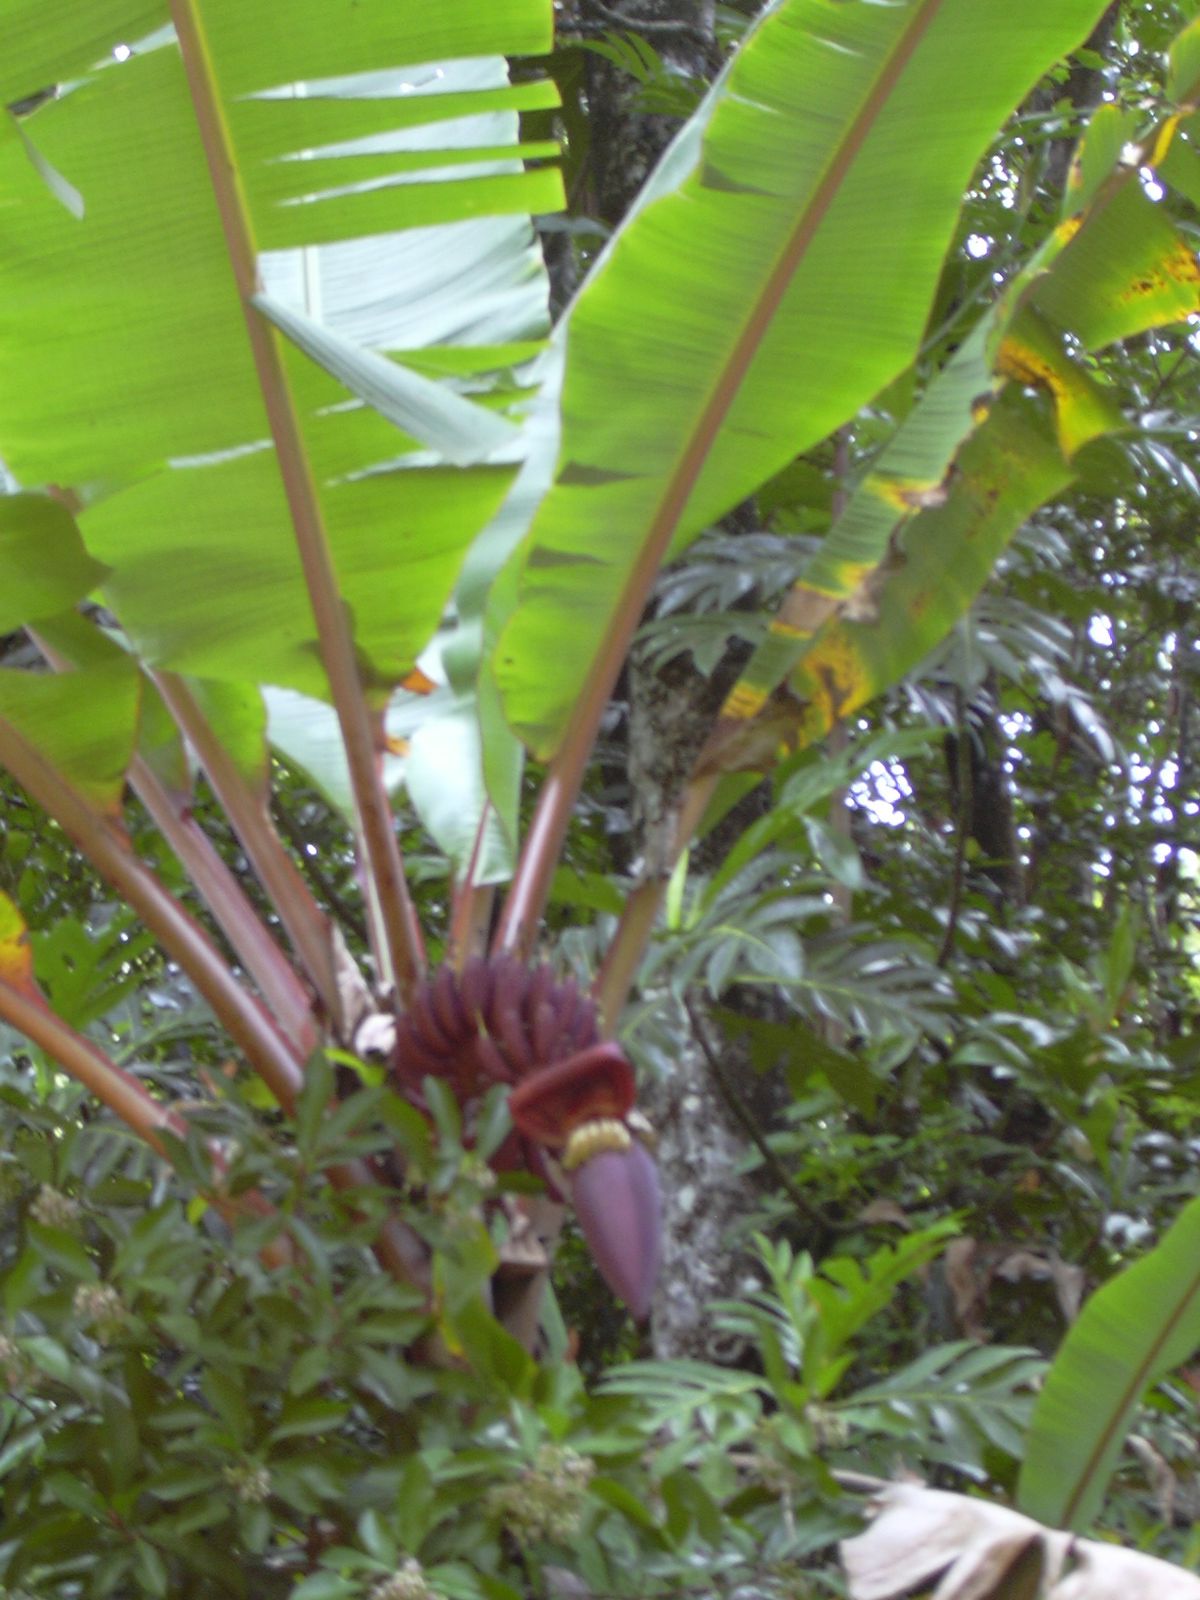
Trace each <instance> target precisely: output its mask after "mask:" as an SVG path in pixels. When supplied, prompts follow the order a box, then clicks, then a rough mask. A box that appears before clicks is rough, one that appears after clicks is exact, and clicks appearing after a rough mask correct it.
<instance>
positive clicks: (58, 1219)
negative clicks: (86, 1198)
mask: <svg viewBox="0 0 1200 1600" xmlns="http://www.w3.org/2000/svg"><path fill="white" fill-rule="evenodd" d="M29 1215H30V1216H31V1217H32V1218H33V1220H34V1221H35V1222H40V1223H41V1225H42V1227H43V1228H58V1229H60V1230H62V1231H63V1232H66V1231H67V1230H68V1229H70V1228H73V1227H74V1226H75V1224H76V1223H77V1222H78V1221H79V1215H80V1207H79V1201H78V1200H72V1199H71V1196H70V1195H69V1194H64V1193H63V1192H62V1190H61V1189H56V1188H55V1187H54V1185H53V1184H50V1183H44V1184H42V1186H41V1188H40V1189H39V1190H38V1192H37V1194H36V1196H35V1197H34V1200H33V1202H32V1204H31V1205H30V1207H29Z"/></svg>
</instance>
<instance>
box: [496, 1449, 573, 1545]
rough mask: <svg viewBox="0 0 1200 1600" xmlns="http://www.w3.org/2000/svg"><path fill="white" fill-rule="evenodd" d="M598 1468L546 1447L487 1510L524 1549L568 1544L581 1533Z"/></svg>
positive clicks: (565, 1451)
mask: <svg viewBox="0 0 1200 1600" xmlns="http://www.w3.org/2000/svg"><path fill="white" fill-rule="evenodd" d="M595 1470H596V1466H595V1463H594V1462H593V1461H591V1460H590V1459H589V1458H588V1457H587V1456H581V1455H580V1454H579V1453H578V1451H576V1450H570V1449H568V1448H567V1447H566V1446H565V1445H558V1444H544V1445H542V1446H541V1447H540V1448H539V1450H538V1453H537V1455H536V1457H535V1458H534V1464H533V1466H532V1467H529V1468H527V1469H526V1470H525V1471H524V1472H523V1473H522V1474H521V1476H520V1477H519V1478H517V1479H516V1480H514V1481H513V1482H512V1483H501V1484H497V1485H496V1486H495V1487H494V1488H492V1489H489V1490H488V1494H487V1508H488V1510H489V1511H490V1512H491V1513H492V1515H493V1516H497V1517H499V1518H500V1520H501V1521H502V1522H503V1523H504V1525H505V1527H506V1528H507V1529H508V1531H509V1532H510V1533H511V1534H512V1535H513V1537H514V1538H515V1539H516V1540H517V1542H518V1543H519V1544H523V1545H528V1544H536V1543H537V1542H538V1540H540V1539H548V1540H549V1541H550V1542H551V1543H553V1544H567V1543H569V1542H570V1540H572V1539H573V1538H574V1537H575V1535H576V1534H577V1533H578V1532H579V1525H580V1522H581V1521H582V1519H583V1507H584V1499H585V1496H586V1493H587V1486H588V1484H589V1482H590V1481H591V1478H592V1474H593V1473H594V1472H595Z"/></svg>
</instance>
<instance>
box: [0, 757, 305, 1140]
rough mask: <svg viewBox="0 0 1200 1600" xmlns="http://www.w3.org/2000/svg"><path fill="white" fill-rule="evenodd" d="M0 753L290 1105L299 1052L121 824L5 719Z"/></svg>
mask: <svg viewBox="0 0 1200 1600" xmlns="http://www.w3.org/2000/svg"><path fill="white" fill-rule="evenodd" d="M0 751H2V753H3V757H4V764H5V766H6V767H7V768H8V770H9V771H10V772H11V773H12V775H13V777H14V778H15V779H16V780H17V782H18V783H19V784H21V785H22V787H23V788H25V789H26V790H27V791H28V792H29V794H31V795H32V796H33V798H34V799H35V800H36V801H37V803H38V804H39V805H40V806H41V807H42V809H43V810H44V811H47V812H49V814H50V815H51V816H52V817H54V819H55V820H56V821H57V822H58V823H60V824H61V826H62V827H63V828H64V829H65V830H66V832H67V833H68V834H69V835H70V837H71V838H72V840H73V841H74V842H75V844H76V845H77V846H78V848H79V849H80V850H81V851H82V852H83V854H84V855H85V856H86V857H87V858H88V860H89V861H91V863H92V864H93V866H95V867H96V869H97V871H98V872H100V873H101V874H102V876H104V877H105V878H107V879H108V881H109V882H110V883H111V884H112V885H113V887H114V888H115V889H117V890H118V892H119V893H120V894H121V896H122V898H123V899H124V900H125V901H126V902H127V904H128V905H130V906H131V907H132V908H133V910H134V911H136V912H137V914H138V916H140V917H141V919H142V921H143V922H144V923H145V924H146V926H147V927H148V928H149V929H150V931H151V932H152V933H153V934H154V935H155V937H156V938H157V939H158V941H159V943H160V944H161V945H162V946H163V949H164V950H166V952H167V953H168V955H170V956H172V957H173V958H174V959H175V960H176V961H178V962H179V964H180V966H181V967H182V968H183V969H184V971H185V972H186V973H187V974H188V976H189V977H190V978H191V980H192V982H193V983H194V984H195V985H196V987H197V989H198V990H199V991H200V993H201V994H202V995H203V996H204V998H205V1000H207V1001H208V1003H209V1005H210V1006H211V1007H212V1009H213V1011H214V1012H215V1014H216V1016H217V1019H218V1020H219V1021H220V1023H221V1025H222V1026H223V1027H224V1028H225V1029H226V1031H227V1032H228V1033H229V1035H230V1037H231V1038H232V1039H233V1040H234V1042H235V1043H236V1044H237V1045H238V1047H239V1049H240V1050H241V1051H242V1052H243V1054H244V1055H245V1057H246V1059H247V1060H248V1061H249V1062H250V1064H251V1065H252V1066H253V1067H254V1069H255V1071H256V1072H257V1073H258V1074H259V1076H260V1077H261V1078H262V1079H263V1082H264V1083H266V1085H267V1087H268V1088H269V1089H270V1090H271V1093H272V1094H273V1095H274V1096H275V1098H276V1099H277V1100H278V1101H279V1103H280V1105H282V1106H284V1107H285V1108H290V1107H291V1105H292V1103H293V1101H294V1099H295V1096H296V1094H297V1093H298V1091H299V1088H300V1084H301V1081H302V1076H303V1074H302V1071H301V1063H300V1059H299V1057H298V1056H297V1054H296V1053H295V1051H294V1050H293V1048H292V1047H291V1045H289V1044H288V1043H287V1041H286V1040H285V1039H284V1037H283V1035H282V1034H281V1033H280V1032H279V1031H278V1029H277V1028H276V1026H275V1024H274V1022H273V1021H272V1020H271V1018H270V1017H269V1016H268V1014H267V1012H266V1011H265V1009H264V1008H263V1007H262V1006H261V1005H260V1003H259V1002H258V1001H257V1000H256V999H255V998H254V996H253V995H250V994H248V993H247V992H246V991H245V990H244V989H243V988H242V986H241V985H240V984H239V983H238V981H237V979H236V978H235V977H234V976H233V974H232V973H231V972H230V970H229V968H228V966H227V965H226V963H225V961H224V959H223V957H222V955H221V953H220V951H219V950H218V949H217V947H216V945H215V944H214V943H213V941H212V940H211V939H210V938H209V936H208V934H207V933H206V932H205V931H204V929H203V928H202V927H201V926H200V924H199V923H198V922H197V921H196V919H195V918H194V917H193V916H192V915H191V914H190V913H189V912H188V911H186V910H185V909H184V908H183V906H182V905H180V903H179V901H178V900H176V899H175V897H174V896H173V895H172V894H171V893H170V891H169V890H167V889H166V888H164V887H163V885H162V884H161V883H160V882H159V880H158V879H157V878H156V877H155V876H154V874H153V873H152V872H151V871H150V869H149V868H148V867H146V866H143V864H142V863H141V862H140V861H139V860H138V859H137V857H136V856H135V855H134V853H133V851H132V849H131V848H130V846H129V843H128V841H127V840H126V839H125V837H124V834H123V831H122V830H121V829H120V827H119V824H117V823H116V822H114V821H112V820H111V819H110V818H108V817H104V816H101V815H100V813H99V812H97V811H95V810H94V809H93V808H92V807H91V806H90V805H88V803H87V801H86V800H84V799H83V798H82V796H81V795H79V794H78V792H77V791H76V790H75V789H73V788H72V787H71V785H70V784H69V783H67V782H66V780H65V779H64V778H63V777H62V776H61V775H60V774H59V773H58V772H56V771H55V770H54V768H53V767H51V766H50V764H49V763H48V762H47V761H46V760H45V759H44V758H43V757H42V755H41V754H40V753H39V752H38V751H36V750H34V749H32V748H31V747H30V746H29V745H27V744H26V743H25V741H24V740H23V739H22V738H21V737H20V736H19V735H18V734H16V733H15V732H14V731H13V729H12V728H11V727H5V726H3V725H0Z"/></svg>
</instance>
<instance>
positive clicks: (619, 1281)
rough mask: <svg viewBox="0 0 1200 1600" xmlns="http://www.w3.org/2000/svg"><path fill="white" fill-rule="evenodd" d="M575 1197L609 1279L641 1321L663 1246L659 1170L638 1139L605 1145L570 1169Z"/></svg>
mask: <svg viewBox="0 0 1200 1600" xmlns="http://www.w3.org/2000/svg"><path fill="white" fill-rule="evenodd" d="M570 1183H571V1198H572V1200H573V1201H574V1202H575V1210H576V1212H577V1213H578V1216H579V1223H580V1226H581V1227H582V1229H583V1235H584V1238H585V1239H586V1240H587V1242H588V1245H589V1247H590V1249H591V1252H592V1255H593V1256H594V1257H595V1258H596V1265H597V1266H598V1267H599V1268H600V1271H601V1272H602V1273H603V1274H604V1279H605V1282H606V1283H607V1284H608V1286H609V1288H610V1289H611V1290H612V1291H613V1293H614V1294H615V1295H618V1296H619V1297H620V1298H621V1299H622V1300H624V1302H625V1304H626V1305H627V1306H628V1307H629V1309H630V1311H632V1312H633V1314H634V1316H635V1317H636V1318H637V1320H638V1321H639V1322H641V1321H642V1319H643V1318H644V1317H645V1316H646V1313H647V1312H648V1311H649V1309H650V1299H651V1296H652V1295H653V1293H654V1284H655V1280H656V1279H657V1277H658V1267H659V1257H660V1254H661V1246H662V1199H661V1196H660V1194H659V1188H658V1170H657V1168H656V1167H655V1165H654V1159H653V1157H652V1156H651V1155H650V1153H649V1151H648V1150H647V1149H646V1148H645V1146H644V1145H641V1144H639V1143H638V1142H637V1140H636V1139H635V1140H634V1141H633V1143H632V1144H631V1145H630V1146H629V1148H628V1149H627V1150H601V1151H600V1152H599V1153H598V1154H597V1155H594V1156H592V1157H591V1159H590V1160H588V1161H585V1162H583V1164H582V1165H581V1166H579V1167H577V1168H576V1169H575V1171H574V1172H572V1173H571V1175H570Z"/></svg>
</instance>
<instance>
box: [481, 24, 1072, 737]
mask: <svg viewBox="0 0 1200 1600" xmlns="http://www.w3.org/2000/svg"><path fill="white" fill-rule="evenodd" d="M1102 10H1103V6H1102V5H1100V4H1097V3H1095V0H1063V3H1058V4H1055V5H1049V6H1048V5H1046V4H1044V3H1042V0H908V3H905V4H898V5H887V6H882V5H872V4H845V5H840V6H830V5H828V4H825V3H822V0H780V3H777V4H776V5H774V6H772V7H770V8H769V9H768V13H767V15H766V16H765V18H764V19H763V20H762V21H761V23H760V24H759V26H758V28H757V29H756V30H755V31H754V32H753V33H752V34H751V35H750V37H749V38H748V40H747V42H746V44H745V46H744V47H743V49H742V51H741V52H740V53H739V55H738V57H737V58H735V60H734V62H733V63H732V65H731V67H730V69H729V70H728V71H727V73H726V74H725V75H724V76H723V78H722V79H721V81H720V82H719V83H718V84H717V85H716V86H715V88H714V89H713V91H712V93H711V94H710V95H709V97H708V99H707V100H706V102H705V104H704V106H703V107H702V109H701V111H700V113H699V114H698V115H697V117H696V118H694V119H693V121H692V122H691V123H690V124H689V125H688V127H687V128H686V129H685V130H684V132H683V133H682V134H681V135H680V137H679V138H678V139H677V141H676V143H675V144H674V146H673V147H672V149H671V150H670V151H669V152H668V154H667V156H666V158H665V159H664V161H663V163H662V164H661V166H660V168H659V170H658V173H657V174H656V176H655V179H654V180H653V181H652V183H651V185H650V188H649V190H648V191H647V193H646V195H645V196H644V197H643V202H642V204H641V205H640V207H639V208H638V209H637V211H636V213H635V215H633V216H632V217H631V218H630V219H629V220H628V222H627V223H626V225H625V226H624V227H623V228H622V229H621V230H620V232H619V233H618V235H617V236H616V238H615V239H614V241H613V242H612V244H611V245H610V248H609V250H608V252H607V254H606V256H605V258H604V259H603V261H602V263H601V264H600V266H599V268H598V270H597V271H596V272H595V273H594V274H593V275H592V277H591V279H590V280H589V282H588V284H587V285H586V287H585V289H584V291H583V292H582V293H581V295H580V296H579V297H578V299H577V300H576V302H575V305H574V307H573V308H572V311H571V313H570V315H569V316H568V317H567V318H566V319H565V321H564V323H563V325H562V326H561V327H560V328H559V330H557V332H556V336H555V337H556V348H557V349H558V351H559V353H560V356H561V359H562V362H563V366H564V371H563V375H562V422H561V437H560V440H559V444H558V462H557V469H556V473H555V479H554V484H553V487H552V489H551V490H550V492H549V494H547V495H546V496H545V497H544V499H543V500H542V502H541V505H540V507H539V509H538V511H537V514H536V516H535V518H534V521H533V525H532V528H531V529H530V532H529V534H528V536H527V537H526V539H525V541H524V542H523V544H522V546H521V548H520V550H519V551H518V552H517V554H516V556H515V557H514V558H513V562H514V566H515V568H516V570H515V574H514V576H513V577H512V578H510V579H508V580H507V581H505V582H503V583H501V584H500V585H499V586H498V588H497V593H496V597H495V599H494V601H493V606H492V615H491V620H490V627H491V632H492V634H493V635H494V636H496V639H497V642H496V645H495V649H494V653H493V656H492V663H491V670H492V673H493V676H494V681H495V684H496V686H497V688H498V692H499V694H500V696H501V698H502V701H503V705H504V710H505V712H506V715H507V717H508V719H509V721H510V722H511V724H512V725H513V727H514V728H515V729H516V730H517V731H518V732H519V733H520V734H521V736H522V737H523V738H524V739H525V740H526V741H527V742H528V744H529V745H530V746H531V747H532V748H533V749H534V750H535V751H536V752H537V753H538V754H539V755H543V756H549V755H552V754H553V753H554V752H555V751H556V750H557V749H558V747H559V745H560V743H561V741H562V739H563V737H564V734H565V732H566V730H567V729H568V727H569V726H570V724H571V719H572V715H573V710H574V707H575V704H576V701H577V698H578V695H579V692H580V688H581V686H582V685H583V684H584V683H585V682H586V681H587V680H588V678H589V675H590V674H592V672H593V670H594V664H595V663H596V661H597V659H598V657H600V655H601V652H603V651H605V650H606V641H608V640H609V639H610V637H612V636H613V635H614V634H615V637H616V640H617V647H620V648H617V647H613V648H609V649H608V650H607V653H606V654H605V656H604V662H605V668H604V670H605V671H606V672H607V673H608V675H609V676H611V673H612V672H613V671H615V658H616V657H617V656H618V655H619V653H621V649H623V645H624V642H625V640H626V639H627V637H628V634H629V631H630V630H631V628H632V627H633V625H634V623H635V622H636V615H637V611H638V610H639V609H640V603H641V599H642V597H643V596H644V593H645V587H646V584H645V579H646V576H647V573H648V572H650V571H652V570H653V569H654V568H655V567H657V565H658V564H659V563H660V562H661V560H662V559H663V557H664V556H665V555H666V553H667V551H668V550H669V549H670V548H671V547H672V543H673V542H674V546H675V548H678V547H679V543H680V541H681V540H683V539H686V538H687V537H689V536H690V535H692V534H694V533H696V532H697V531H698V530H699V529H701V528H702V527H703V526H705V524H706V523H708V522H710V521H711V520H712V519H713V518H715V517H716V516H718V515H719V514H720V513H722V512H723V511H725V510H727V509H728V508H729V507H730V506H731V505H733V504H735V503H736V502H737V501H738V500H739V499H740V498H742V497H743V496H744V495H746V494H747V493H749V492H751V491H752V490H753V489H755V488H756V487H757V486H758V485H759V484H761V483H762V482H763V481H764V480H765V479H766V478H767V477H768V476H769V475H771V474H772V473H774V472H775V471H777V470H779V469H780V468H781V467H783V466H784V465H785V463H786V462H787V461H788V460H790V459H791V458H792V457H793V456H794V455H795V454H796V453H797V452H799V451H801V450H803V449H805V448H806V447H807V446H808V445H810V444H811V443H813V442H814V441H815V440H817V439H820V438H822V437H823V436H825V435H827V434H828V433H830V432H831V431H832V430H833V429H834V428H836V427H837V426H838V425H839V424H840V423H842V422H843V421H844V420H845V419H846V418H847V417H849V416H852V415H853V414H854V413H855V412H856V411H857V410H858V408H859V407H860V406H861V405H863V404H864V403H865V402H866V401H867V400H869V399H870V398H871V397H872V396H873V395H874V394H875V393H876V392H877V391H878V390H879V389H881V388H882V387H883V386H884V385H885V384H886V383H887V382H889V381H890V380H891V379H892V378H893V377H895V376H896V375H897V374H898V373H899V372H900V371H901V370H902V369H903V368H904V367H905V366H906V365H907V364H908V363H909V362H910V361H911V360H912V358H913V356H914V354H915V351H916V347H917V344H918V341H919V340H920V337H921V334H922V331H923V328H924V325H925V321H926V318H927V315H928V311H929V307H930V303H931V299H932V296H933V292H934V288H935V285H936V282H937V278H938V274H939V270H940V267H941V264H942V260H943V257H944V254H945V251H946V248H947V246H948V244H949V242H950V239H951V237H952V235H953V231H954V228H955V224H956V220H957V216H958V210H959V206H960V203H961V197H962V192H963V189H964V187H965V185H966V183H967V180H968V178H969V176H970V173H971V170H972V168H973V167H974V165H975V163H976V161H977V160H978V158H979V156H980V155H981V153H982V151H983V149H984V148H985V146H986V143H987V141H988V139H989V138H990V137H991V136H992V134H993V133H994V132H995V129H996V127H997V126H998V125H999V123H1000V122H1001V121H1002V120H1003V118H1004V117H1005V116H1006V115H1007V113H1008V112H1009V111H1010V110H1011V109H1012V107H1013V106H1014V105H1015V104H1016V103H1017V101H1018V100H1019V99H1020V97H1021V96H1022V94H1023V93H1024V92H1025V91H1026V90H1027V89H1028V88H1029V87H1030V85H1031V84H1032V83H1033V82H1034V81H1035V80H1036V79H1037V78H1038V77H1039V76H1040V74H1041V73H1042V72H1044V71H1045V69H1046V68H1047V67H1048V66H1050V65H1051V64H1052V63H1053V61H1054V60H1055V59H1056V58H1057V57H1059V56H1060V55H1062V54H1064V53H1065V52H1067V51H1068V50H1070V49H1071V48H1072V47H1073V46H1074V45H1076V44H1077V43H1078V42H1079V41H1080V39H1081V38H1082V37H1083V36H1084V35H1085V34H1086V33H1087V32H1088V29H1089V27H1090V26H1091V25H1092V24H1093V23H1094V22H1095V21H1096V19H1097V17H1098V16H1099V14H1100V12H1101V11H1102ZM965 62H969V63H970V70H969V72H964V70H963V64H964V63H965ZM631 574H632V575H633V577H632V578H631ZM551 662H552V663H553V667H552V670H547V664H548V663H551Z"/></svg>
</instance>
